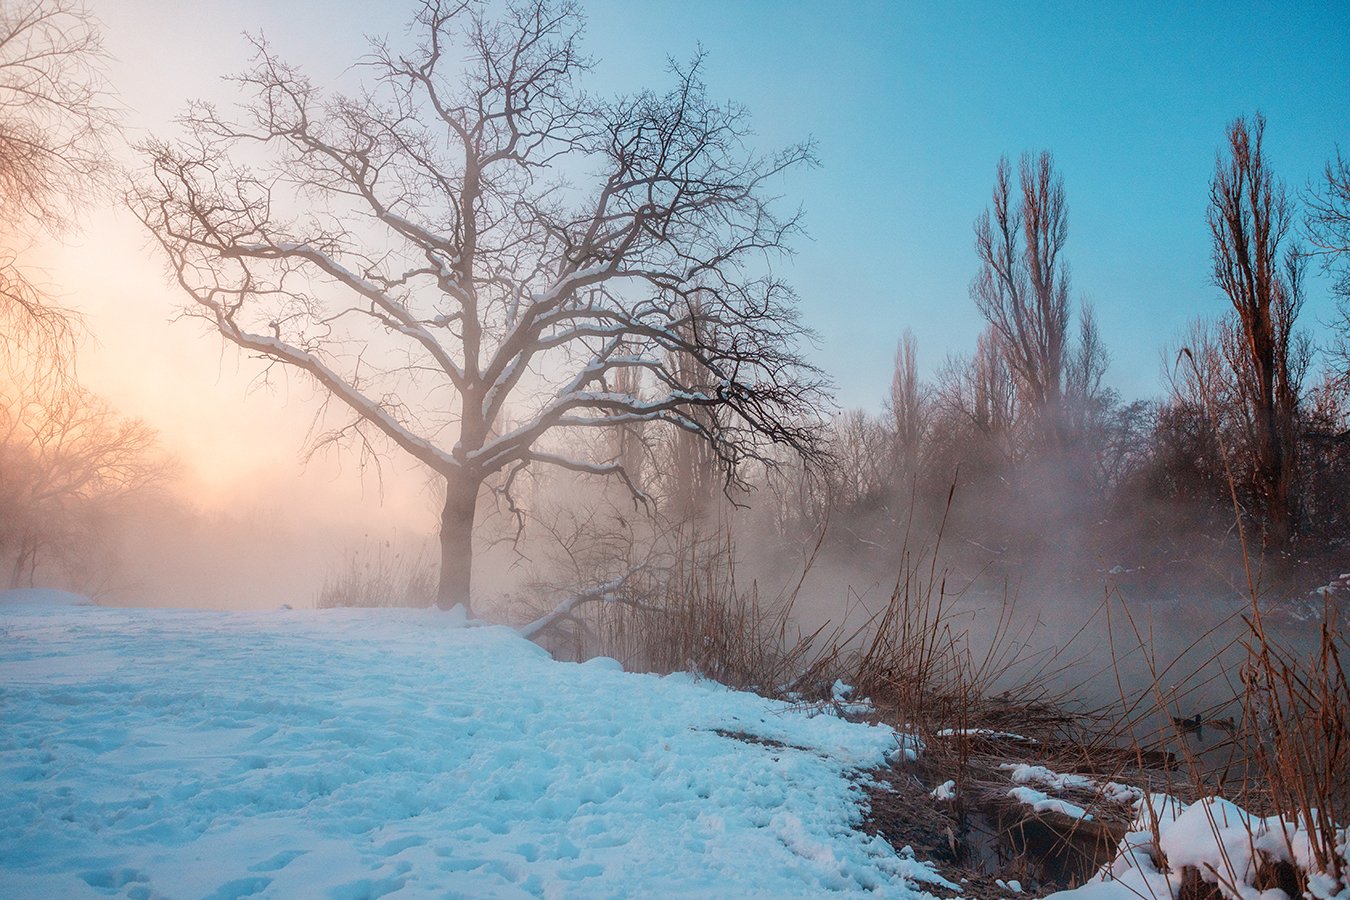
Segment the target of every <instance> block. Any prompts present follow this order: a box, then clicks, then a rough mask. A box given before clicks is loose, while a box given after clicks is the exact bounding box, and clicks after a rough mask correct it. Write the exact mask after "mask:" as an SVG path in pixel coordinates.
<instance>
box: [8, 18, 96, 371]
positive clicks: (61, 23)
mask: <svg viewBox="0 0 1350 900" xmlns="http://www.w3.org/2000/svg"><path fill="white" fill-rule="evenodd" d="M102 58H103V49H102V44H101V41H100V37H99V32H98V29H97V27H96V26H95V24H94V21H93V19H92V18H91V17H90V14H89V12H88V11H87V10H86V9H85V7H84V5H83V4H82V3H80V2H79V0H13V2H6V3H5V4H3V5H2V6H0V352H5V353H12V352H14V351H15V350H22V351H24V355H25V356H26V357H27V358H28V359H29V360H30V361H38V362H42V363H44V364H45V365H47V366H48V367H50V368H52V369H56V370H60V369H61V367H62V366H63V364H64V362H65V360H66V359H67V358H68V356H69V354H70V352H71V351H72V349H73V327H74V324H75V319H74V316H73V314H72V313H70V312H69V311H67V310H63V309H61V308H60V307H58V306H56V305H55V304H53V303H52V302H51V300H50V298H49V297H47V296H46V294H45V293H44V291H43V290H42V289H41V287H40V286H39V285H38V284H36V283H35V282H34V281H33V279H32V278H31V277H30V276H29V275H28V273H27V272H25V270H24V269H23V267H22V265H21V260H20V254H21V251H22V250H23V249H24V246H25V245H26V243H27V241H29V240H31V236H32V233H33V232H34V231H47V232H57V231H60V230H61V229H62V228H64V227H65V226H67V225H68V224H69V223H70V220H71V217H72V216H73V215H74V213H75V211H76V210H77V209H78V208H79V207H80V205H81V204H82V203H84V202H86V201H87V199H88V197H89V195H90V193H91V191H95V190H97V189H100V188H102V187H104V186H106V184H107V183H108V181H109V172H110V168H111V166H110V161H109V154H108V144H107V141H108V139H109V137H110V136H111V135H113V134H115V133H116V122H115V117H114V115H113V112H112V109H111V104H110V103H109V101H108V99H107V97H106V95H105V93H104V88H103V78H102V71H101V69H100V65H101V62H102Z"/></svg>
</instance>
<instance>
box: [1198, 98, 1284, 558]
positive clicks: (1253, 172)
mask: <svg viewBox="0 0 1350 900" xmlns="http://www.w3.org/2000/svg"><path fill="white" fill-rule="evenodd" d="M1265 130H1266V121H1265V119H1264V118H1263V117H1262V116H1260V115H1257V116H1256V117H1255V118H1254V119H1253V120H1252V122H1251V123H1250V125H1249V124H1248V122H1247V120H1246V119H1244V118H1238V119H1236V120H1234V121H1233V123H1232V124H1231V125H1230V126H1229V128H1228V135H1227V138H1228V140H1227V147H1226V148H1225V149H1226V150H1227V155H1226V156H1224V155H1220V156H1219V158H1218V160H1217V161H1216V163H1215V171H1214V178H1213V180H1212V181H1211V182H1210V205H1209V212H1208V221H1209V228H1210V234H1211V237H1212V251H1211V253H1212V258H1213V263H1214V269H1213V277H1214V283H1215V284H1216V285H1217V286H1218V287H1219V289H1220V290H1222V291H1223V292H1224V294H1225V295H1226V296H1227V298H1228V300H1229V302H1230V303H1231V304H1232V306H1233V312H1234V314H1235V316H1236V329H1235V334H1236V336H1237V337H1238V338H1240V340H1235V341H1233V346H1234V348H1235V349H1234V352H1232V353H1230V354H1229V356H1230V364H1231V366H1232V371H1233V375H1234V377H1235V379H1236V387H1237V392H1238V396H1239V397H1240V402H1241V404H1242V410H1243V412H1244V414H1245V421H1246V422H1247V438H1248V442H1249V445H1250V447H1251V448H1252V456H1253V459H1254V466H1253V471H1252V481H1253V485H1254V487H1255V490H1256V492H1257V494H1258V495H1259V496H1260V497H1261V499H1262V501H1263V505H1264V508H1265V516H1266V520H1267V524H1268V527H1269V536H1270V539H1271V541H1272V542H1273V543H1274V544H1276V545H1277V546H1280V545H1283V544H1285V543H1287V541H1288V540H1289V538H1290V536H1291V535H1292V532H1293V529H1294V526H1295V524H1296V516H1297V497H1296V496H1295V493H1294V485H1295V478H1294V474H1295V467H1296V464H1297V451H1298V432H1297V423H1298V404H1299V392H1300V389H1301V382H1302V378H1303V374H1304V371H1305V370H1306V367H1307V362H1306V352H1305V351H1304V350H1303V348H1302V347H1301V346H1300V343H1299V341H1298V340H1297V339H1296V335H1295V330H1294V325H1295V321H1296V320H1297V318H1298V313H1299V309H1300V307H1301V306H1302V304H1303V291H1302V272H1303V263H1302V258H1301V257H1300V255H1299V254H1298V252H1297V251H1296V250H1289V251H1288V252H1287V253H1284V254H1283V255H1282V253H1281V249H1282V248H1281V245H1282V244H1283V243H1284V241H1285V238H1286V237H1287V236H1288V233H1289V228H1290V225H1291V213H1290V205H1289V199H1288V194H1287V192H1286V191H1285V188H1284V185H1283V184H1282V183H1281V182H1280V181H1279V180H1278V179H1276V178H1275V176H1274V174H1273V173H1272V172H1271V170H1270V166H1269V164H1268V162H1267V160H1266V156H1265V152H1264V148H1263V147H1262V139H1263V137H1264V135H1265Z"/></svg>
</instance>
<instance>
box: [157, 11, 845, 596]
mask: <svg viewBox="0 0 1350 900" xmlns="http://www.w3.org/2000/svg"><path fill="white" fill-rule="evenodd" d="M414 30H415V32H416V33H417V34H418V35H419V39H420V43H419V44H418V45H417V47H416V48H415V49H413V50H411V51H409V52H407V53H404V52H400V51H397V50H395V49H394V48H393V47H391V46H389V45H387V44H385V43H380V42H377V43H376V44H375V45H374V49H373V53H372V54H371V56H370V57H368V58H367V59H365V60H364V62H363V69H362V71H364V72H367V73H369V74H370V75H371V78H370V80H369V81H368V82H367V83H366V84H364V85H363V86H362V87H361V88H360V90H359V92H358V93H356V94H353V95H335V96H331V97H326V96H325V95H324V93H323V92H321V91H320V90H319V89H318V88H317V87H316V86H315V85H314V84H313V83H311V82H310V81H309V80H308V79H307V78H305V77H304V76H303V75H302V74H301V73H300V72H299V71H297V70H296V69H294V68H292V67H290V66H288V65H287V64H285V63H284V62H282V61H281V60H280V59H278V58H277V57H276V55H274V53H273V52H272V50H271V49H270V48H269V47H268V46H267V45H266V44H264V43H262V42H261V41H258V42H257V43H256V56H255V60H254V63H253V65H252V67H251V68H250V69H249V70H248V71H247V72H246V73H244V74H243V75H241V76H239V77H238V79H237V83H238V84H239V85H240V87H241V88H242V89H244V90H245V91H246V92H247V94H248V95H249V99H248V100H247V102H246V105H245V107H244V111H243V113H242V115H240V116H238V117H237V118H229V117H226V116H224V115H223V114H222V113H220V112H218V111H217V110H216V109H215V108H213V107H211V106H208V105H202V104H198V105H194V106H192V107H190V109H189V111H188V113H187V114H186V116H185V117H184V119H183V122H184V125H185V127H186V130H187V135H186V137H185V138H183V139H182V140H178V141H175V142H169V141H156V142H153V143H150V144H148V145H146V146H145V148H144V150H145V153H146V155H147V157H148V161H149V165H150V172H149V174H148V176H147V177H146V178H144V179H143V180H142V181H141V184H140V187H139V188H138V190H137V192H136V196H135V197H134V198H133V206H134V208H135V210H136V211H137V214H138V215H139V216H140V218H141V219H142V221H143V222H144V223H145V224H146V226H147V227H148V228H149V229H150V230H151V231H152V232H153V234H154V235H155V237H156V238H157V239H158V241H159V243H160V244H161V245H162V246H163V248H164V251H165V252H166V254H167V257H168V259H169V262H170V266H171V268H172V272H173V275H174V277H175V278H176V279H177V281H178V283H179V284H180V285H181V286H182V288H183V290H184V291H186V292H187V294H188V296H189V297H190V299H191V304H190V309H191V310H193V311H194V313H195V315H197V316H199V317H202V318H204V319H206V320H207V321H208V322H209V323H211V324H212V325H213V326H214V327H215V328H216V329H218V330H219V332H220V334H221V335H222V336H223V337H224V338H225V339H226V340H229V341H232V342H234V343H235V344H237V345H239V346H240V347H242V348H244V349H245V350H248V351H251V352H253V353H255V354H257V355H258V356H260V357H261V358H263V359H265V360H267V361H269V362H270V363H272V364H279V365H283V366H288V367H293V368H294V369H296V370H299V371H301V372H303V373H305V374H306V375H308V376H309V377H310V378H312V379H313V380H314V381H315V382H317V383H318V384H320V385H322V386H323V387H324V388H325V389H326V390H327V391H328V392H329V393H330V394H331V396H332V398H334V399H336V400H337V401H339V403H340V404H341V405H342V406H345V407H346V408H347V410H349V411H350V413H351V417H350V419H347V420H345V421H344V423H343V424H342V425H340V426H339V427H337V428H336V429H334V430H333V431H331V432H329V433H328V435H327V437H328V439H330V440H334V441H353V442H355V443H356V444H357V446H359V447H361V448H364V449H365V450H373V449H376V448H377V447H378V445H377V444H376V443H374V441H375V440H376V439H377V437H380V436H382V438H383V439H387V440H388V441H390V442H392V443H393V444H394V445H396V446H397V447H399V448H401V449H403V450H404V451H406V452H407V453H409V454H411V455H412V456H413V457H415V458H416V459H418V460H419V461H421V462H422V463H423V464H425V465H426V466H427V467H429V468H430V469H431V470H433V471H434V472H436V473H437V474H438V476H439V477H441V478H442V479H444V483H445V486H446V499H445V507H444V511H443V514H442V516H441V582H440V590H439V595H438V603H439V604H440V605H442V606H451V605H454V604H464V605H465V606H466V607H467V606H468V604H469V600H470V585H471V578H470V570H471V560H472V556H473V543H472V542H473V531H474V521H475V516H476V513H477V510H478V507H479V496H480V489H481V488H482V486H483V485H484V483H485V482H486V481H487V480H488V479H489V478H490V477H492V476H494V475H498V473H500V477H502V478H503V479H504V484H505V486H506V489H507V490H508V491H509V486H510V484H511V483H512V480H513V479H514V477H515V475H516V474H517V473H519V472H520V471H521V470H523V469H524V468H526V467H528V466H532V465H550V466H560V467H562V468H564V469H570V470H573V471H576V472H582V473H587V474H592V475H597V476H612V477H615V478H618V479H621V480H623V481H624V482H626V483H628V484H629V485H630V487H631V488H632V489H633V491H634V492H635V493H640V491H639V488H638V487H637V485H636V484H635V483H634V482H633V479H632V473H630V472H628V471H627V470H626V469H625V467H624V462H623V459H622V458H616V459H611V460H609V461H604V462H596V461H594V460H593V459H586V458H584V457H583V456H581V455H571V454H569V453H568V452H567V450H566V444H565V443H563V442H562V441H561V438H560V434H565V433H567V432H574V433H575V432H578V431H584V430H586V429H594V428H608V427H612V426H616V425H620V426H621V425H627V424H632V423H636V422H642V423H648V424H650V425H664V426H667V427H670V428H676V429H682V430H684V431H686V432H688V433H691V434H695V435H698V436H699V437H700V438H701V439H702V440H704V441H705V442H706V443H707V445H708V446H710V447H711V448H713V451H714V454H715V456H716V458H717V460H718V463H719V465H721V466H722V467H724V470H725V471H726V472H728V473H730V477H732V478H735V477H736V475H735V473H736V472H738V471H740V467H741V466H742V464H744V463H746V462H748V461H750V460H753V459H758V458H766V459H767V458H770V456H769V454H767V453H766V452H765V448H766V447H767V446H770V445H772V444H774V443H778V444H787V445H791V446H793V447H796V448H799V449H800V450H802V451H804V452H806V453H814V452H816V450H817V440H816V431H817V425H816V424H815V407H816V404H817V401H818V398H819V396H820V392H821V391H822V389H823V383H822V381H821V378H820V376H819V375H818V374H817V373H816V372H815V370H813V369H811V368H809V367H807V366H805V365H804V364H803V363H802V362H801V360H800V357H799V355H798V353H797V351H796V342H797V340H798V338H799V337H800V336H801V334H802V331H801V329H800V327H799V325H798V324H797V319H796V315H795V296H794V294H793V293H792V291H791V289H790V288H789V287H788V286H787V285H785V284H784V283H783V282H782V281H780V280H779V279H777V278H776V277H775V276H774V275H773V274H772V273H771V270H770V268H769V266H768V264H767V262H768V261H769V260H771V259H772V257H773V255H774V254H776V253H778V252H780V251H782V250H783V249H784V247H785V245H786V242H787V240H788V239H789V238H790V237H791V236H792V235H793V234H794V233H795V232H796V231H797V230H798V219H797V217H796V216H795V215H794V216H788V217H786V218H783V217H780V216H779V215H777V214H776V212H775V209H774V203H773V202H772V201H773V198H772V196H771V195H770V193H769V192H770V190H771V186H772V185H773V184H774V183H775V180H776V179H777V177H778V176H779V175H780V174H781V173H783V172H785V171H787V170H790V169H793V168H795V167H797V166H800V165H803V164H809V163H810V162H811V159H812V156H811V149H810V147H809V146H807V145H796V146H792V147H788V148H787V149H785V150H783V151H781V152H779V153H776V154H774V155H771V156H767V157H766V156H760V155H757V154H755V153H753V152H751V151H750V150H749V149H747V147H746V146H745V143H744V138H745V136H746V134H747V130H746V116H745V113H744V111H743V110H742V109H741V108H740V107H738V106H735V105H721V104H718V103H716V102H714V101H713V100H711V99H710V98H709V97H708V96H707V93H706V91H705V89H704V86H703V84H702V82H701V80H700V63H699V60H697V59H695V60H694V61H693V62H692V63H691V64H690V65H688V66H676V65H672V72H673V76H674V85H673V87H672V88H671V89H670V90H668V91H666V92H664V93H656V92H652V91H645V92H642V93H638V94H633V95H628V96H621V97H617V98H614V99H609V100H603V99H598V98H596V97H594V96H591V95H588V94H585V93H583V92H582V91H581V88H580V81H581V78H582V76H583V75H584V73H585V71H586V69H587V67H588V63H587V61H586V60H585V59H584V58H583V56H582V55H581V51H580V49H579V44H578V41H579V37H580V31H581V24H580V17H579V15H578V13H577V10H576V9H575V7H574V6H572V5H571V4H566V3H564V4H558V5H555V4H554V3H552V2H547V0H535V2H530V3H526V4H523V5H519V6H513V7H510V8H508V9H507V10H506V11H505V12H504V13H503V14H502V16H501V17H500V18H490V17H489V16H488V15H487V14H486V13H484V12H483V8H482V7H480V6H479V5H477V4H472V3H469V2H463V3H459V2H450V0H429V2H427V3H425V4H424V6H423V7H422V9H421V11H420V12H419V13H418V15H417V17H416V20H415V23H414ZM593 173H594V177H592V174H593ZM695 295H696V296H697V297H698V301H699V304H700V305H701V309H702V312H701V313H700V315H701V316H705V317H707V318H708V320H709V321H710V322H712V323H714V324H715V325H716V327H715V328H708V329H704V328H691V327H690V326H691V324H692V320H691V318H690V317H691V313H690V310H691V309H692V308H693V307H692V305H691V303H690V299H691V298H692V297H694V296H695ZM673 352H678V353H682V354H687V355H688V357H690V358H692V359H693V360H696V361H697V364H698V370H699V371H700V372H703V373H707V376H706V377H701V378H700V380H699V383H697V384H689V383H686V381H685V380H684V379H683V377H682V374H681V371H680V370H679V369H678V368H676V367H672V366H671V365H670V363H669V360H670V359H671V355H670V354H671V353H673ZM631 370H637V371H639V372H640V373H641V384H642V388H643V389H642V391H641V392H640V393H634V392H632V390H631V387H632V382H629V385H628V386H629V388H630V390H626V391H620V390H618V389H617V379H618V377H619V373H621V372H624V371H631ZM714 410H715V411H716V414H715V415H706V416H705V415H699V414H698V413H699V412H700V411H714ZM508 417H509V419H510V420H511V421H512V422H514V423H516V424H514V425H513V426H512V427H509V428H508V427H505V426H504V423H505V422H506V421H507V419H508Z"/></svg>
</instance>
